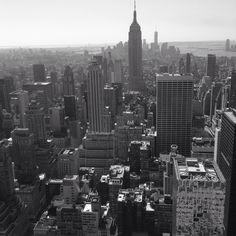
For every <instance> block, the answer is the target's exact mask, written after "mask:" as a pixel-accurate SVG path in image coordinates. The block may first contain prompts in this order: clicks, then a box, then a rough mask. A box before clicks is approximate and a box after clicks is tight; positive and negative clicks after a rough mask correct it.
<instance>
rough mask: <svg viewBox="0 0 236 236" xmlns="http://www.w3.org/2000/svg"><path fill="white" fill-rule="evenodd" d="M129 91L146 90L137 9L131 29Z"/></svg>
mask: <svg viewBox="0 0 236 236" xmlns="http://www.w3.org/2000/svg"><path fill="white" fill-rule="evenodd" d="M128 47H129V89H130V90H134V91H143V90H144V89H145V85H144V81H143V69H142V33H141V28H140V25H139V24H138V22H137V16H136V7H135V5H134V18H133V22H132V24H131V25H130V29H129V42H128Z"/></svg>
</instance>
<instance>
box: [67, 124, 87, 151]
mask: <svg viewBox="0 0 236 236" xmlns="http://www.w3.org/2000/svg"><path fill="white" fill-rule="evenodd" d="M69 130H70V145H71V147H73V148H76V147H79V146H80V144H81V143H82V138H83V137H84V135H85V132H86V130H85V129H84V128H83V127H82V125H81V122H80V121H79V120H70V121H69Z"/></svg>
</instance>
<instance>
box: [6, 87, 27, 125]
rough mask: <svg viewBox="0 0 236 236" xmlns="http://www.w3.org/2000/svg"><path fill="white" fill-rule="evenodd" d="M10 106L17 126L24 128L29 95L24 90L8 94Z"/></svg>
mask: <svg viewBox="0 0 236 236" xmlns="http://www.w3.org/2000/svg"><path fill="white" fill-rule="evenodd" d="M10 104H11V109H12V112H14V119H16V122H17V126H19V127H22V128H23V127H26V122H25V115H24V113H25V111H26V109H27V107H28V104H29V94H28V92H27V91H24V90H17V91H14V92H11V93H10Z"/></svg>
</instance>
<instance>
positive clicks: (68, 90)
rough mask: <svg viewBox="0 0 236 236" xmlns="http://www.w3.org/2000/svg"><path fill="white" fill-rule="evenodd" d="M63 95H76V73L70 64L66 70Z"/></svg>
mask: <svg viewBox="0 0 236 236" xmlns="http://www.w3.org/2000/svg"><path fill="white" fill-rule="evenodd" d="M63 95H75V84H74V75H73V71H72V69H71V67H70V66H66V67H65V71H64V76H63Z"/></svg>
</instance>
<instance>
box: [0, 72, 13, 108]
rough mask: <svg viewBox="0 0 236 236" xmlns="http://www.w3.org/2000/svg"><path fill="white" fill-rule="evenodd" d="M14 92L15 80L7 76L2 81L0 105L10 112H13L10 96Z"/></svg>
mask: <svg viewBox="0 0 236 236" xmlns="http://www.w3.org/2000/svg"><path fill="white" fill-rule="evenodd" d="M14 90H15V89H14V83H13V78H12V77H11V76H5V77H4V78H1V79H0V105H1V106H2V108H4V109H6V110H7V111H8V112H10V111H11V107H10V95H9V94H10V93H11V92H13V91H14Z"/></svg>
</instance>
